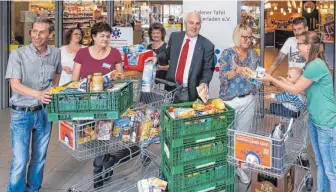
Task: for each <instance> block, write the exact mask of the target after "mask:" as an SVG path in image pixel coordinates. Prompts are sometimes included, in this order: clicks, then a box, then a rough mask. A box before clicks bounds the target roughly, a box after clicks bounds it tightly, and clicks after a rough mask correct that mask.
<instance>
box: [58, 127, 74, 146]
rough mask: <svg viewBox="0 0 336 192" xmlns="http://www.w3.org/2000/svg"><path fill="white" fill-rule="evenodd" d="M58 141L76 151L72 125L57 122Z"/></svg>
mask: <svg viewBox="0 0 336 192" xmlns="http://www.w3.org/2000/svg"><path fill="white" fill-rule="evenodd" d="M58 136H59V141H60V142H62V143H63V144H65V145H66V146H68V147H69V148H70V149H72V150H75V149H76V133H75V130H74V128H73V125H72V124H71V123H69V122H68V121H60V122H59V135H58Z"/></svg>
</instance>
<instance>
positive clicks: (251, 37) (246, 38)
mask: <svg viewBox="0 0 336 192" xmlns="http://www.w3.org/2000/svg"><path fill="white" fill-rule="evenodd" d="M240 37H242V38H244V40H245V41H247V40H248V39H249V40H253V36H240Z"/></svg>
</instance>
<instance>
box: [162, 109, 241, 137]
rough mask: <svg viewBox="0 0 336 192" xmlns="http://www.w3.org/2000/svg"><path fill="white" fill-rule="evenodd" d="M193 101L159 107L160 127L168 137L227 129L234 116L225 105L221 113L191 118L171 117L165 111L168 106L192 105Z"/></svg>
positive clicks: (233, 112) (233, 111)
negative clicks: (224, 109)
mask: <svg viewBox="0 0 336 192" xmlns="http://www.w3.org/2000/svg"><path fill="white" fill-rule="evenodd" d="M192 104H193V102H187V103H181V104H171V105H164V106H163V107H162V108H161V115H160V117H161V122H162V123H161V129H162V131H163V132H164V133H165V134H166V135H167V138H169V139H176V138H181V137H185V136H189V135H195V134H200V133H204V132H208V131H212V130H219V129H227V128H228V127H229V126H230V125H231V123H232V122H233V121H234V118H235V110H234V109H233V108H232V107H230V106H228V105H225V106H226V109H227V110H226V111H225V112H222V113H216V114H210V115H201V116H197V117H192V118H184V119H173V118H172V117H171V116H170V115H169V112H168V111H167V110H168V109H169V108H170V107H192Z"/></svg>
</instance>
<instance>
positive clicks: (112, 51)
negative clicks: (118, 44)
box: [72, 22, 123, 81]
mask: <svg viewBox="0 0 336 192" xmlns="http://www.w3.org/2000/svg"><path fill="white" fill-rule="evenodd" d="M111 33H112V29H111V27H110V25H109V24H107V23H105V22H99V23H96V24H95V25H94V26H93V27H92V29H91V38H92V40H93V43H92V46H89V47H86V48H82V49H80V50H79V51H78V52H77V54H76V57H75V58H74V62H75V65H74V68H73V72H72V80H74V81H79V79H80V78H81V79H83V78H86V77H87V76H88V75H93V74H94V73H103V75H105V74H107V73H109V72H111V71H113V70H116V71H117V72H118V73H121V74H122V72H123V68H122V65H121V61H122V60H121V55H120V52H119V51H118V49H116V48H112V47H110V46H109V42H110V35H111Z"/></svg>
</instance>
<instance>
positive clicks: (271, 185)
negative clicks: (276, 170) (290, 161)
mask: <svg viewBox="0 0 336 192" xmlns="http://www.w3.org/2000/svg"><path fill="white" fill-rule="evenodd" d="M294 182H295V166H294V165H293V166H292V167H291V168H290V169H289V170H288V171H287V173H286V174H285V175H284V176H283V177H282V178H279V179H278V178H274V177H270V176H266V175H264V174H262V173H257V172H255V171H253V172H252V186H251V192H293V191H294Z"/></svg>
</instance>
